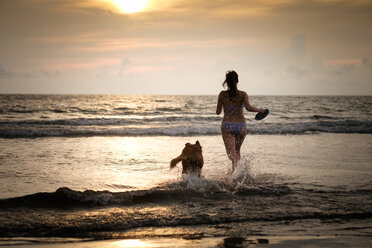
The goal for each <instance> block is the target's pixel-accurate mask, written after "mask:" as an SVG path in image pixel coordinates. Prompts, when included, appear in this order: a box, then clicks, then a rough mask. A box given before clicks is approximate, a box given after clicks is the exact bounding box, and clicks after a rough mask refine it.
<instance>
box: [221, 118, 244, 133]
mask: <svg viewBox="0 0 372 248" xmlns="http://www.w3.org/2000/svg"><path fill="white" fill-rule="evenodd" d="M222 126H224V127H225V128H226V129H227V131H229V133H231V134H239V133H240V132H241V131H242V130H243V129H244V127H245V126H246V124H245V123H244V122H228V121H223V122H222Z"/></svg>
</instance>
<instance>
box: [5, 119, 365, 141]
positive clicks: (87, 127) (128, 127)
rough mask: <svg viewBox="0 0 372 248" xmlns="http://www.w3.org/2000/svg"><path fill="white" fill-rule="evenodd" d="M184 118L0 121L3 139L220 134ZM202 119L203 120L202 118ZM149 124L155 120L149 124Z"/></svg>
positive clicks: (282, 129)
mask: <svg viewBox="0 0 372 248" xmlns="http://www.w3.org/2000/svg"><path fill="white" fill-rule="evenodd" d="M185 119H186V118H184V117H169V119H166V118H159V119H157V118H154V119H146V120H145V121H144V120H143V119H139V120H136V119H129V120H126V119H119V118H117V119H114V118H112V119H71V120H48V119H42V120H37V121H32V120H31V121H13V122H0V137H2V138H33V137H91V136H205V135H219V134H220V133H221V130H220V124H219V121H217V120H210V119H209V117H206V118H204V119H203V117H201V118H199V120H194V121H185ZM200 119H202V120H203V121H202V120H200ZM149 123H153V124H151V125H149ZM247 131H248V134H268V135H287V134H313V133H366V134H370V133H372V122H371V121H351V120H347V121H316V122H299V123H253V122H250V123H248V125H247Z"/></svg>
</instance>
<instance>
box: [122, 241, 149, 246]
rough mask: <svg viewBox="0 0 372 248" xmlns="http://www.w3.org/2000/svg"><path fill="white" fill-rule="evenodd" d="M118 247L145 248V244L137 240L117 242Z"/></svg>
mask: <svg viewBox="0 0 372 248" xmlns="http://www.w3.org/2000/svg"><path fill="white" fill-rule="evenodd" d="M118 245H119V247H147V245H146V243H145V242H143V241H141V240H138V239H127V240H122V241H118Z"/></svg>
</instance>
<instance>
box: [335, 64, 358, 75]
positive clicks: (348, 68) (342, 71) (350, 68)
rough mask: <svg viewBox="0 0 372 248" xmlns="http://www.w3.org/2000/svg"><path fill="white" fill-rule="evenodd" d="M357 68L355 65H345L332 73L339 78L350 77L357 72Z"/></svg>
mask: <svg viewBox="0 0 372 248" xmlns="http://www.w3.org/2000/svg"><path fill="white" fill-rule="evenodd" d="M355 68H356V65H355V64H343V65H342V66H341V67H339V68H336V69H334V70H333V71H332V73H333V74H335V75H337V76H345V75H350V74H352V73H353V72H354V71H355Z"/></svg>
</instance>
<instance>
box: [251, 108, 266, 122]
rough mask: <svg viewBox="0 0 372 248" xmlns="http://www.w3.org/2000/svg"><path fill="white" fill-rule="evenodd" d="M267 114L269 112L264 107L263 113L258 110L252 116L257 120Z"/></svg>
mask: <svg viewBox="0 0 372 248" xmlns="http://www.w3.org/2000/svg"><path fill="white" fill-rule="evenodd" d="M268 114H269V110H268V109H265V112H263V113H260V112H259V113H257V114H256V116H255V117H254V118H255V119H256V120H258V121H259V120H262V119H264V118H265V117H266V116H267V115H268Z"/></svg>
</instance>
